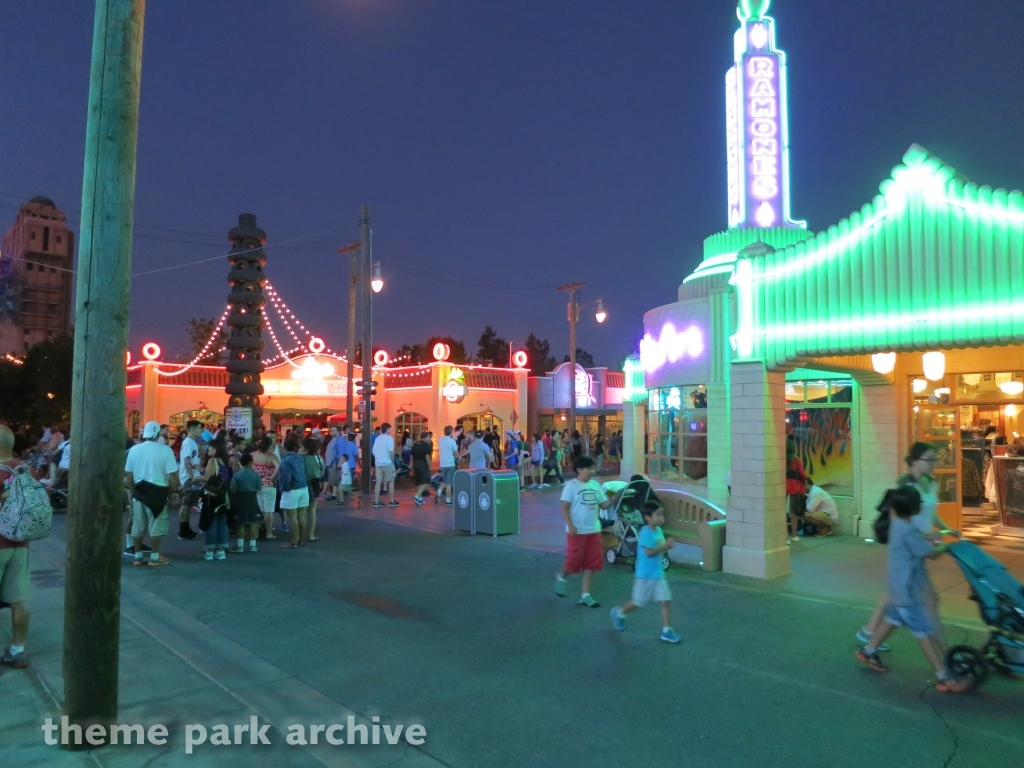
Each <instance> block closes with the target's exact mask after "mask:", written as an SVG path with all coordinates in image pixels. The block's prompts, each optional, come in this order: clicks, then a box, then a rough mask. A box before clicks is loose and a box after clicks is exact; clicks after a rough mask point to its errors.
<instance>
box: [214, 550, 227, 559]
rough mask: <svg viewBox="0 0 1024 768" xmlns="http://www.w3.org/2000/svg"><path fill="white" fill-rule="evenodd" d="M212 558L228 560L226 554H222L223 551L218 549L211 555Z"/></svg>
mask: <svg viewBox="0 0 1024 768" xmlns="http://www.w3.org/2000/svg"><path fill="white" fill-rule="evenodd" d="M213 556H214V558H215V559H217V560H227V559H228V556H227V554H226V553H225V552H224V550H223V549H218V550H217V551H216V552H215V553H214V555H213Z"/></svg>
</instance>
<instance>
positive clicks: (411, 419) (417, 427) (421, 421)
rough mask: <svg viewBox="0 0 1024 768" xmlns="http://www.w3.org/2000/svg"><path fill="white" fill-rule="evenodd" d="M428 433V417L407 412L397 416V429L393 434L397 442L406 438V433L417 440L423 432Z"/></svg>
mask: <svg viewBox="0 0 1024 768" xmlns="http://www.w3.org/2000/svg"><path fill="white" fill-rule="evenodd" d="M426 431H427V417H426V416H424V415H423V414H422V413H412V412H407V413H399V414H397V415H396V416H395V428H394V430H393V432H392V434H393V435H395V440H396V441H397V440H398V439H399V438H400V437H402V436H404V435H405V433H406V432H408V433H409V435H410V436H411V437H412V439H413V440H415V439H417V438H418V437H419V436H420V433H421V432H426Z"/></svg>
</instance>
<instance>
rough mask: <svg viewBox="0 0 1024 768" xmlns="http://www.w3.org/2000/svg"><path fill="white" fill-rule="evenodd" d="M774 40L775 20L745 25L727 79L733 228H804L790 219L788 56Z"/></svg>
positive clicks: (728, 168) (729, 171)
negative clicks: (787, 100)
mask: <svg viewBox="0 0 1024 768" xmlns="http://www.w3.org/2000/svg"><path fill="white" fill-rule="evenodd" d="M774 42H775V28H774V20H773V19H771V18H770V17H767V16H765V17H762V18H760V19H756V20H754V19H748V20H746V21H743V22H741V24H740V28H739V29H738V30H737V31H736V38H735V41H734V44H735V61H736V63H735V65H734V66H733V67H732V68H731V69H730V70H729V71H728V73H726V76H725V110H726V147H727V170H728V175H729V183H728V190H729V226H730V227H740V228H750V227H759V228H768V227H803V226H805V224H804V222H800V221H792V220H791V219H790V213H789V136H788V133H789V126H788V124H787V120H786V55H785V53H783V52H782V51H776V50H775V48H774Z"/></svg>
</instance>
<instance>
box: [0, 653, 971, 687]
mask: <svg viewBox="0 0 1024 768" xmlns="http://www.w3.org/2000/svg"><path fill="white" fill-rule="evenodd" d="M3 663H4V664H6V663H7V654H4V658H3ZM25 663H26V664H28V662H27V661H26V662H25ZM970 689H971V683H970V681H968V680H957V679H956V678H953V677H940V678H939V679H938V680H936V681H935V690H936V691H940V692H941V693H964V692H965V691H969V690H970Z"/></svg>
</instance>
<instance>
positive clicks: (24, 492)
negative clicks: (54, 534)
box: [0, 464, 53, 541]
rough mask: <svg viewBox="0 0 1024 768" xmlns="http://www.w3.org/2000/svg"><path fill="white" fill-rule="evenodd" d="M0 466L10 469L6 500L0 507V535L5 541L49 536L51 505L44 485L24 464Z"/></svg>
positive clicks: (51, 515) (51, 520) (7, 470)
mask: <svg viewBox="0 0 1024 768" xmlns="http://www.w3.org/2000/svg"><path fill="white" fill-rule="evenodd" d="M0 469H2V470H4V471H5V472H9V473H10V475H11V477H10V480H9V481H8V494H7V501H5V502H4V504H3V506H2V507H0V536H3V537H4V538H5V539H7V540H8V541H37V540H38V539H45V538H46V537H47V536H49V535H50V526H51V525H52V523H53V507H51V506H50V497H49V495H48V494H47V493H46V488H44V487H43V484H42V483H40V482H39V481H38V480H36V479H35V478H34V477H32V473H31V472H30V471H29V468H28V465H27V464H19V465H18V466H16V467H8V466H7V465H6V464H0Z"/></svg>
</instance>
